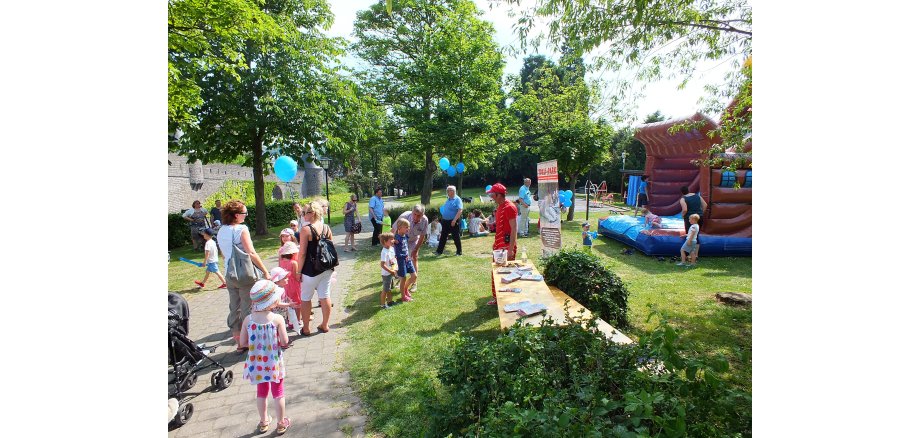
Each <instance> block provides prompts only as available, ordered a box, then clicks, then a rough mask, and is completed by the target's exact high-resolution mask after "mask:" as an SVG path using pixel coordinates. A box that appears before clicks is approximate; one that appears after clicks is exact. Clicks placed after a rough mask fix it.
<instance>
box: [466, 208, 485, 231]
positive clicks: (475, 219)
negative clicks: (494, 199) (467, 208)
mask: <svg viewBox="0 0 920 438" xmlns="http://www.w3.org/2000/svg"><path fill="white" fill-rule="evenodd" d="M484 222H485V221H484V220H483V218H482V212H481V211H479V209H478V208H476V209H473V212H472V213H470V237H481V236H488V235H489V229H488V228H486V224H485V223H484Z"/></svg>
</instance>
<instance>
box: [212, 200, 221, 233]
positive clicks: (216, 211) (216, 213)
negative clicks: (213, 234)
mask: <svg viewBox="0 0 920 438" xmlns="http://www.w3.org/2000/svg"><path fill="white" fill-rule="evenodd" d="M215 221H220V199H218V200H216V201H214V207H211V227H212V228H213V227H215V226H220V224H215V223H214V222H215Z"/></svg>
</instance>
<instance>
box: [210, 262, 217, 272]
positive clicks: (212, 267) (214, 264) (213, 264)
mask: <svg viewBox="0 0 920 438" xmlns="http://www.w3.org/2000/svg"><path fill="white" fill-rule="evenodd" d="M208 272H219V271H218V270H217V262H211V263H208Z"/></svg>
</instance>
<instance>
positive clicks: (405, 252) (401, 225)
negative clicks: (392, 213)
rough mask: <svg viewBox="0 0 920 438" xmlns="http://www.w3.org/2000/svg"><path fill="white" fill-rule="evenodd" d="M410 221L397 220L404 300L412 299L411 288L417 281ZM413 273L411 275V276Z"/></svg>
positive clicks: (397, 246) (397, 252) (400, 274)
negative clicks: (410, 250) (410, 240)
mask: <svg viewBox="0 0 920 438" xmlns="http://www.w3.org/2000/svg"><path fill="white" fill-rule="evenodd" d="M408 233H409V221H408V220H406V219H405V218H399V220H397V221H396V239H395V240H396V248H395V252H396V265H397V268H398V269H397V273H398V275H399V277H400V278H402V281H400V282H399V291H400V292H401V293H402V300H403V302H409V301H412V294H411V293H410V292H409V288H410V287H411V286H412V284H413V283H415V280H416V279H417V276H416V275H415V265H413V264H412V259H411V258H409V234H408ZM410 275H411V276H410Z"/></svg>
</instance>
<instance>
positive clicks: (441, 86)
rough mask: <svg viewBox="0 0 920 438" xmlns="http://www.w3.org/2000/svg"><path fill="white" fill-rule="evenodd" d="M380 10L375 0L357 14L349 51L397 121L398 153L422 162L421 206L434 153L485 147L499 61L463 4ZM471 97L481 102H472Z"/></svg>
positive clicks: (434, 0)
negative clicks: (364, 65) (365, 67)
mask: <svg viewBox="0 0 920 438" xmlns="http://www.w3.org/2000/svg"><path fill="white" fill-rule="evenodd" d="M387 9H388V8H387V5H386V4H385V2H384V1H382V0H381V1H380V2H378V3H376V4H374V5H372V6H371V7H370V8H369V9H367V10H364V11H360V12H358V17H357V20H356V21H355V36H356V37H357V42H356V43H355V45H354V50H355V51H356V52H357V54H358V56H360V57H361V58H362V59H364V60H365V61H367V62H368V63H369V64H370V65H371V67H370V70H371V73H372V75H373V77H374V78H375V80H374V81H373V82H372V84H373V89H374V91H375V93H376V94H377V96H378V98H379V100H380V102H381V103H382V104H384V105H386V106H387V107H388V108H389V109H390V110H391V112H392V114H393V115H394V116H395V117H396V119H397V120H398V122H399V127H400V131H401V141H400V143H399V149H400V150H401V151H403V152H405V153H407V154H409V155H410V156H413V155H414V156H419V155H421V156H422V157H423V159H424V177H423V183H422V193H421V201H422V203H423V204H428V203H430V201H431V191H432V181H433V178H434V172H435V171H436V170H437V167H436V165H435V153H436V152H448V151H456V152H457V153H460V152H461V151H462V152H463V154H464V155H463V157H464V159H466V156H467V154H469V156H470V157H472V158H474V159H475V157H477V156H478V152H477V150H480V149H484V148H485V147H487V146H488V143H487V142H486V141H484V140H483V138H485V137H486V134H487V133H488V132H489V131H490V130H492V127H493V125H494V123H493V122H492V121H493V120H494V117H493V113H492V110H491V108H490V105H496V103H495V102H494V97H493V96H494V95H495V90H496V89H497V88H498V87H497V85H498V84H500V73H499V75H498V79H496V80H495V87H492V86H491V85H489V80H490V79H489V78H492V77H493V76H494V74H495V73H494V72H495V71H496V70H497V71H498V72H500V71H501V57H500V56H496V54H497V50H494V43H491V32H492V29H491V26H489V25H488V24H487V23H484V22H482V20H480V19H479V18H478V17H477V15H478V14H479V12H478V11H477V10H476V8H475V5H473V3H472V2H470V1H469V0H431V1H424V0H405V1H400V2H394V3H393V4H392V11H391V12H388V11H387ZM490 44H491V45H490ZM473 48H479V49H481V51H480V52H473ZM496 66H497V67H496ZM474 94H475V95H479V96H485V97H484V98H483V99H484V102H474V101H472V100H471V98H470V96H472V95H474ZM461 97H462V99H463V100H462V107H463V110H462V111H461V110H460V108H461ZM474 122H475V123H474ZM480 123H482V124H483V125H479V124H480Z"/></svg>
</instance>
